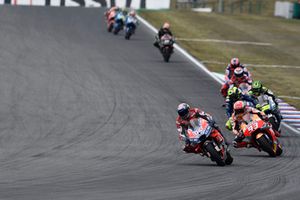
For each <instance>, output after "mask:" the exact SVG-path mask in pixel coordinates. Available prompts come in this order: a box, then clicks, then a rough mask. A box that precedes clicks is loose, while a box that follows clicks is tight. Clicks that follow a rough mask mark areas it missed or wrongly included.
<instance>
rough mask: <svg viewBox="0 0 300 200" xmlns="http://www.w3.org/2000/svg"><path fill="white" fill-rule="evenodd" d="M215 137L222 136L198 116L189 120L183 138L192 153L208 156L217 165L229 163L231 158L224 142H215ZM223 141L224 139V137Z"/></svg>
mask: <svg viewBox="0 0 300 200" xmlns="http://www.w3.org/2000/svg"><path fill="white" fill-rule="evenodd" d="M217 137H222V138H223V136H222V135H221V134H220V133H219V132H218V131H217V130H216V129H214V128H213V127H211V126H210V125H209V123H208V121H207V120H205V119H202V118H198V119H192V120H191V121H190V125H189V128H188V130H187V138H185V139H186V140H188V142H189V143H190V147H191V148H193V152H194V153H196V154H200V155H202V156H207V157H209V158H210V159H211V160H212V161H213V162H216V163H217V165H218V166H225V165H230V164H231V163H232V162H233V158H232V157H231V155H230V153H229V151H228V149H227V147H226V146H225V144H224V145H219V144H218V143H217V140H216V138H217ZM223 141H225V139H224V138H223Z"/></svg>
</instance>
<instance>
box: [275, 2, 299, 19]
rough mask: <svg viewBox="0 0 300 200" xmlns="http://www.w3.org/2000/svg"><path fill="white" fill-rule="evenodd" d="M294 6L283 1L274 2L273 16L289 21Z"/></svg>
mask: <svg viewBox="0 0 300 200" xmlns="http://www.w3.org/2000/svg"><path fill="white" fill-rule="evenodd" d="M293 12H294V4H293V3H290V2H284V1H276V3H275V11H274V15H275V16H278V17H284V18H286V19H291V18H292V17H293Z"/></svg>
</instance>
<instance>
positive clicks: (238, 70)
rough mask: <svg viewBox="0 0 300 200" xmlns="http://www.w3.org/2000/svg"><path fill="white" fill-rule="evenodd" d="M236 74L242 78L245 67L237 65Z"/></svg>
mask: <svg viewBox="0 0 300 200" xmlns="http://www.w3.org/2000/svg"><path fill="white" fill-rule="evenodd" d="M234 75H235V77H237V78H242V77H243V75H244V69H243V68H242V67H237V68H235V69H234Z"/></svg>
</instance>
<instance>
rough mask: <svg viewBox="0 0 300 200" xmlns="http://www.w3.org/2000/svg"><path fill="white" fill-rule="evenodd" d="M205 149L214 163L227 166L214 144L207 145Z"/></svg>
mask: <svg viewBox="0 0 300 200" xmlns="http://www.w3.org/2000/svg"><path fill="white" fill-rule="evenodd" d="M204 148H205V150H206V151H207V152H208V153H209V155H210V159H211V160H212V161H215V162H216V163H217V165H218V166H225V162H224V160H223V159H222V157H221V155H220V153H219V152H218V151H217V150H216V149H215V146H214V144H213V143H212V142H209V143H207V144H206V145H205V146H204Z"/></svg>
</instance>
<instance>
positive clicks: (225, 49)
mask: <svg viewBox="0 0 300 200" xmlns="http://www.w3.org/2000/svg"><path fill="white" fill-rule="evenodd" d="M139 14H140V15H141V16H142V17H144V18H145V19H146V20H148V21H149V22H150V23H152V24H153V25H154V26H155V27H156V28H159V27H160V26H161V24H162V23H163V22H164V21H168V22H170V23H171V29H172V31H173V32H174V35H175V37H176V38H191V39H196V38H197V39H200V40H203V39H216V40H231V41H249V42H257V43H270V45H269V46H261V45H252V44H248V45H245V44H232V43H225V42H203V41H202V42H201V41H198V42H195V41H181V40H178V41H177V43H178V44H180V45H181V46H182V47H183V48H185V49H187V50H188V51H189V52H190V53H191V54H192V55H193V56H195V57H196V58H198V59H199V60H201V61H204V62H205V63H206V64H205V65H206V66H207V67H208V68H209V69H210V70H211V71H214V72H221V73H224V69H225V66H226V65H227V64H225V63H228V62H229V60H230V58H232V57H239V58H240V61H241V62H242V63H248V64H252V65H248V69H249V70H250V71H251V72H252V74H253V77H254V79H255V80H262V81H263V83H264V84H265V85H266V86H267V87H270V88H271V89H272V90H273V91H274V92H275V94H276V95H277V96H296V97H299V96H300V87H299V86H300V67H299V66H300V20H285V19H281V18H274V17H268V16H255V15H226V14H225V15H221V14H217V13H197V12H190V11H185V10H180V11H178V10H170V11H140V12H139ZM260 65H285V66H288V67H286V68H283V67H272V66H260ZM289 66H290V67H289ZM293 66H298V68H297V67H293ZM283 99H284V100H285V101H287V102H288V103H290V104H291V105H294V106H296V107H297V108H299V109H300V100H293V99H288V98H283Z"/></svg>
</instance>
